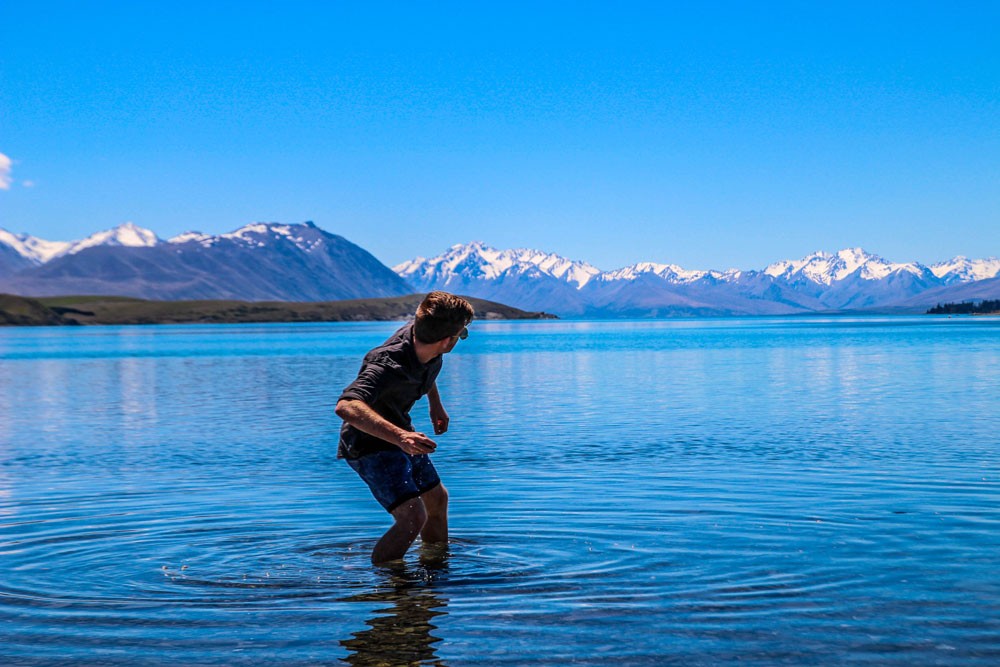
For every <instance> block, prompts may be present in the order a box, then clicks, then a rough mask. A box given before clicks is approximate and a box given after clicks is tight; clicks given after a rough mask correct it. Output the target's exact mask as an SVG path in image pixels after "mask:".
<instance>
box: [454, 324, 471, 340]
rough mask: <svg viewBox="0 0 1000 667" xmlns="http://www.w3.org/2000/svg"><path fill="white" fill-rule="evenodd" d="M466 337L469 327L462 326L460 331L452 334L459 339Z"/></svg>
mask: <svg viewBox="0 0 1000 667" xmlns="http://www.w3.org/2000/svg"><path fill="white" fill-rule="evenodd" d="M468 337H469V327H462V330H461V331H459V332H458V333H457V334H455V335H454V336H452V338H458V339H459V340H465V339H466V338H468Z"/></svg>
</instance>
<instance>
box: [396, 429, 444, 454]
mask: <svg viewBox="0 0 1000 667" xmlns="http://www.w3.org/2000/svg"><path fill="white" fill-rule="evenodd" d="M399 448H400V449H402V450H403V451H404V452H406V453H407V454H412V455H416V454H430V453H431V452H433V451H434V450H435V449H437V443H436V442H434V441H433V440H431V439H430V438H428V437H427V436H426V435H424V434H423V433H417V432H416V431H407V432H405V433H402V434H401V435H400V436H399Z"/></svg>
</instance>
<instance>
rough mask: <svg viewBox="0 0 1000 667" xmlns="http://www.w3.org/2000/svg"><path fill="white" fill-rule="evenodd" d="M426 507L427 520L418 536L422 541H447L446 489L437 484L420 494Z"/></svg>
mask: <svg viewBox="0 0 1000 667" xmlns="http://www.w3.org/2000/svg"><path fill="white" fill-rule="evenodd" d="M420 499H421V500H423V501H424V507H425V508H426V509H427V521H426V522H425V523H424V527H423V530H421V531H420V537H421V539H423V541H424V542H441V543H444V544H447V543H448V490H447V489H446V488H444V484H438V485H437V486H435V487H434V488H433V489H431V490H430V491H427V492H426V493H424V495H422V496H420Z"/></svg>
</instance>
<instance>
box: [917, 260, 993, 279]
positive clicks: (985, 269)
mask: <svg viewBox="0 0 1000 667" xmlns="http://www.w3.org/2000/svg"><path fill="white" fill-rule="evenodd" d="M930 270H931V272H932V273H933V274H934V275H935V276H937V277H938V278H941V279H942V280H944V281H945V282H947V283H955V282H963V283H967V282H972V281H976V280H987V279H988V278H995V277H997V276H998V275H1000V259H998V258H996V257H988V258H986V259H969V258H967V257H965V256H963V255H958V256H957V257H953V258H952V259H950V260H948V261H946V262H938V263H937V264H932V265H931V267H930Z"/></svg>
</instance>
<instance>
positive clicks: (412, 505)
mask: <svg viewBox="0 0 1000 667" xmlns="http://www.w3.org/2000/svg"><path fill="white" fill-rule="evenodd" d="M392 516H393V518H394V519H395V520H396V523H398V524H401V525H403V526H406V527H407V528H409V529H410V530H411V531H414V532H419V531H420V529H421V528H423V527H424V524H425V523H427V508H426V507H424V501H423V500H421V499H420V498H413V499H412V500H407V501H406V502H405V503H403V504H402V505H400V506H399V507H397V508H396V509H394V510H393V511H392Z"/></svg>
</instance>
